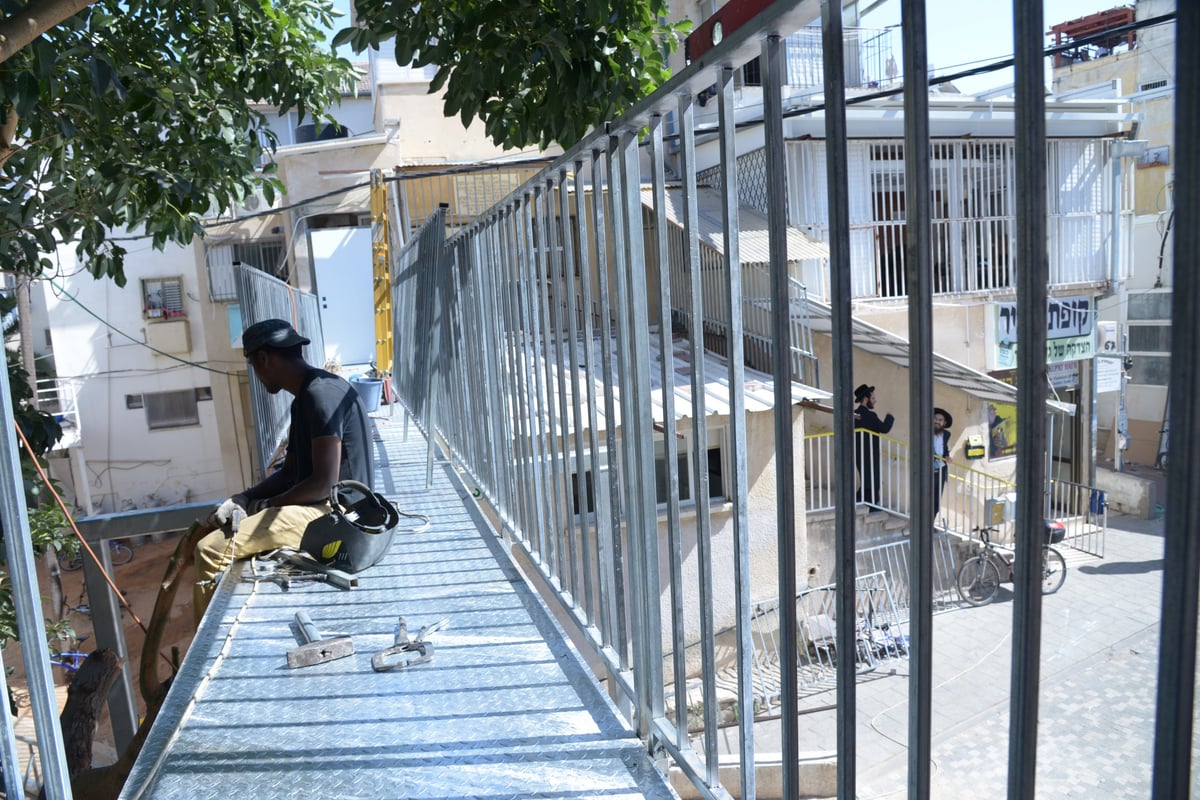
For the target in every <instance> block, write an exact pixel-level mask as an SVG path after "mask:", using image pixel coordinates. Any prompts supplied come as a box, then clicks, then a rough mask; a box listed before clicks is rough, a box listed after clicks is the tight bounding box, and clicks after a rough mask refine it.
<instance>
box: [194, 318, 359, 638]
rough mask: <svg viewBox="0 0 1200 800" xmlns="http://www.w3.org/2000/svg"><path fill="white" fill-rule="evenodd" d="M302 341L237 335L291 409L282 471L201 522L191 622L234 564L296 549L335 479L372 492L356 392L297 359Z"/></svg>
mask: <svg viewBox="0 0 1200 800" xmlns="http://www.w3.org/2000/svg"><path fill="white" fill-rule="evenodd" d="M308 343H309V340H308V339H306V338H305V337H303V336H301V335H300V334H299V333H297V332H296V330H295V329H294V328H293V327H292V326H291V325H289V324H288V323H287V322H285V321H283V320H281V319H268V320H263V321H262V322H257V323H255V324H254V325H251V326H250V327H249V328H247V329H246V330H245V332H244V333H242V348H243V350H244V352H245V355H246V361H247V363H249V364H250V366H251V368H252V370H253V372H254V374H255V376H256V377H257V378H258V380H259V381H261V382H262V385H263V387H264V388H266V390H267V391H268V392H270V393H271V394H277V393H278V392H279V391H280V390H285V391H287V392H288V393H289V394H291V395H292V396H293V397H295V399H294V400H293V401H292V407H291V427H290V428H289V430H288V445H287V455H286V456H285V457H284V461H283V466H282V467H281V468H280V469H278V470H276V471H274V472H272V473H271V474H270V475H267V477H265V478H264V479H263V480H262V481H260V482H259V483H257V484H256V485H254V486H251V487H250V488H248V489H243V490H242V491H241V492H239V493H238V494H235V495H234V496H233V497H231V498H229V499H228V500H226V501H225V502H223V503H221V505H220V506H219V507H218V508H217V509H216V510H215V511H214V512H213V513H212V515H211V516H209V518H208V525H210V526H211V527H213V528H215V530H213V532H212V533H210V534H208V535H207V536H205V537H204V538H203V539H201V540H200V542H199V544H197V545H196V551H195V556H196V586H195V589H194V591H193V601H194V605H193V613H194V615H195V619H196V624H197V625H199V623H200V620H201V619H202V618H203V616H204V611H205V609H207V608H208V603H209V601H210V600H211V599H212V595H213V592H214V590H215V588H216V584H217V580H218V578H219V575H220V573H221V572H222V571H223V570H224V569H225V568H226V567H228V566H229V565H230V564H231V563H232V562H233V561H234V560H236V559H242V558H249V557H251V556H253V555H257V554H259V553H265V552H269V551H271V550H275V549H276V548H279V547H293V548H298V547H299V546H300V540H301V538H302V537H303V536H304V530H305V528H307V527H308V524H309V523H310V522H312V521H313V520H314V519H317V518H318V517H321V516H323V515H325V514H328V513H330V511H331V506H330V504H329V495H330V492H331V490H332V488H333V485H334V484H335V483H337V482H338V481H342V480H352V481H358V482H359V483H362V484H364V485H366V486H368V487H372V489H373V480H372V479H373V477H374V472H375V469H374V464H373V459H372V453H371V425H370V421H369V419H368V417H367V410H366V408H365V407H364V406H363V403H362V400H361V399H360V398H359V396H358V392H357V391H355V389H354V387H353V386H351V385H350V384H349V383H348V382H347V381H346V380H345V379H343V378H340V377H338V376H337V375H334V374H333V373H331V372H326V371H325V370H323V369H318V368H316V367H313V366H311V365H309V364H308V362H306V361H305V360H304V356H303V355H302V353H301V348H302V347H303V346H304V345H306V344H308Z"/></svg>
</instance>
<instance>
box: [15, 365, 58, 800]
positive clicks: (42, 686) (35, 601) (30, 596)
mask: <svg viewBox="0 0 1200 800" xmlns="http://www.w3.org/2000/svg"><path fill="white" fill-rule="evenodd" d="M0 373H2V374H0V409H2V411H3V413H0V420H6V421H8V420H12V421H13V425H14V426H15V424H16V423H15V420H16V417H15V416H14V410H13V407H12V389H11V383H10V381H9V376H8V370H7V369H5V370H0ZM4 427H5V428H6V430H4V431H0V459H2V460H0V494H2V496H3V498H4V502H3V503H0V509H2V510H0V521H2V522H3V528H4V530H6V531H8V536H7V537H6V538H7V540H8V569H9V570H10V574H11V576H12V600H13V605H14V610H15V613H16V617H17V621H18V626H19V627H20V629H21V631H22V632H23V633H24V641H25V642H26V643H27V644H28V646H27V647H24V648H22V652H21V658H22V661H23V662H24V666H25V674H26V675H27V676H28V678H27V679H28V687H29V699H30V704H31V706H32V710H33V723H34V730H35V731H36V733H37V742H38V754H39V757H40V759H41V764H42V776H43V780H44V787H45V790H46V796H47V797H49V798H52V799H56V798H62V797H70V796H71V779H70V777H69V776H68V774H67V761H66V750H65V747H64V744H63V738H62V731H61V729H60V728H59V724H58V704H57V702H56V700H55V694H54V680H53V677H52V676H51V674H50V656H49V652H48V651H47V649H46V648H45V647H39V646H37V644H38V643H42V642H45V641H46V621H45V617H44V616H43V614H42V605H41V601H40V598H41V593H40V592H39V591H38V580H37V568H36V562H35V561H34V555H33V544H32V542H33V539H32V537H31V535H30V532H29V514H28V509H27V506H26V503H25V494H24V492H23V491H22V490H21V487H22V486H23V481H22V478H21V461H20V449H19V447H18V445H17V436H16V432H15V431H14V429H13V427H12V426H10V425H8V424H7V422H6V424H5V425H4ZM4 700H5V701H7V697H6V698H4ZM5 736H6V739H7V741H6V743H5V749H6V750H11V751H13V752H14V753H15V752H16V740H15V739H14V738H13V733H12V728H11V727H9V728H6V732H5ZM5 763H6V764H7V763H8V762H5ZM15 768H16V762H15V759H14V762H13V769H15ZM5 774H6V776H7V775H8V770H7V768H6V770H5ZM10 788H11V787H10ZM16 789H17V791H18V795H17V796H21V794H20V792H21V786H20V783H19V782H18V784H17V787H16Z"/></svg>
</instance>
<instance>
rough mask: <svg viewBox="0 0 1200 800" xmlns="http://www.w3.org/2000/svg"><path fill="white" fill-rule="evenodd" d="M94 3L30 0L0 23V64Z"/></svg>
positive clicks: (93, 1) (88, 0) (84, 1)
mask: <svg viewBox="0 0 1200 800" xmlns="http://www.w3.org/2000/svg"><path fill="white" fill-rule="evenodd" d="M95 2H96V0H31V1H30V3H29V4H28V5H26V6H25V7H24V8H22V9H21V10H20V11H18V12H17V13H15V14H13V15H11V16H8V17H5V18H4V20H2V21H0V64H3V63H4V62H5V61H7V60H8V59H9V58H11V57H12V56H13V55H15V54H17V53H19V52H20V51H21V49H22V48H24V47H26V46H27V45H28V44H29V43H30V42H32V41H33V40H34V39H36V38H37V37H39V36H41V35H42V34H43V33H45V32H46V31H48V30H50V29H51V28H53V27H54V26H55V25H57V24H59V23H60V22H62V21H63V20H66V19H70V18H71V17H73V16H75V15H76V14H78V13H79V12H80V11H82V10H83V9H85V8H87V7H88V6H90V5H92V4H93V3H95Z"/></svg>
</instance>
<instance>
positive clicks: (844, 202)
mask: <svg viewBox="0 0 1200 800" xmlns="http://www.w3.org/2000/svg"><path fill="white" fill-rule="evenodd" d="M841 11H842V9H841V5H840V4H836V5H835V4H832V3H830V2H828V0H825V2H822V3H821V25H822V31H823V33H822V36H823V40H824V71H825V106H826V111H825V164H826V167H825V170H826V175H827V178H826V192H827V197H828V204H829V275H830V295H831V302H830V308H831V317H832V319H831V329H830V336H831V338H832V345H833V364H834V368H833V396H834V397H841V398H846V397H849V396H850V393H851V392H852V391H853V387H854V379H853V375H854V361H853V359H854V344H853V338H852V337H853V333H852V326H851V314H852V311H851V306H850V302H851V297H852V293H853V286H852V279H853V276H852V273H851V263H850V204H849V191H848V186H849V163H848V161H849V147H848V143H847V129H846V86H845V76H844V75H843V71H844V67H843V63H844V62H843V58H844V54H843V48H842V14H841ZM853 427H854V414H853V409H852V408H851V406H850V404H849V403H846V402H840V403H835V404H834V409H833V428H834V450H835V453H834V463H835V464H836V466H837V470H836V471H837V476H836V479H835V480H834V484H835V485H836V486H837V493H836V498H835V501H834V508H835V511H834V526H835V536H836V542H835V545H834V553H835V555H834V560H835V561H836V562H837V563H836V566H835V570H834V574H835V579H834V580H835V583H836V585H837V587H838V588H837V595H836V605H837V609H836V613H835V616H836V617H837V634H836V635H837V647H838V650H839V651H840V652H843V653H853V652H854V523H855V513H854V486H855V478H854V438H853V437H854V434H853ZM857 713H858V700H857V692H856V687H855V670H854V659H852V658H843V659H840V660H839V662H838V665H837V754H838V765H837V791H838V797H842V798H852V797H855V796H856V793H855V773H856V771H857V770H856V764H857V757H856V754H857V752H858V748H857V735H856V730H855V719H856V716H857Z"/></svg>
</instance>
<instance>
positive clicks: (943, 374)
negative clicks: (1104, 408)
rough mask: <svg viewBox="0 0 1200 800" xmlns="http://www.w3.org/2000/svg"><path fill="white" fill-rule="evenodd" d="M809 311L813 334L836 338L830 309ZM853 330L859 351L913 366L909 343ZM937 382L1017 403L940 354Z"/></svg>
mask: <svg viewBox="0 0 1200 800" xmlns="http://www.w3.org/2000/svg"><path fill="white" fill-rule="evenodd" d="M808 307H809V314H810V316H811V319H812V329H813V332H814V333H825V334H830V335H832V333H833V318H832V311H831V309H830V307H829V306H827V305H825V304H823V303H819V302H817V301H815V300H812V299H809V301H808ZM850 330H851V335H852V336H853V338H854V346H855V347H857V348H859V349H860V350H865V351H867V352H868V353H872V354H874V355H877V356H879V357H881V358H886V359H887V360H888V361H891V362H892V363H893V364H897V365H899V366H901V367H904V368H905V369H907V368H908V367H909V366H910V365H909V357H908V351H909V344H908V340H907V339H904V338H902V337H900V336H896V335H895V334H893V333H889V332H888V331H885V330H883V329H882V328H878V327H876V326H874V325H872V324H871V323H869V322H863V321H862V320H860V319H852V320H851V321H850ZM933 379H934V381H936V382H938V383H941V384H944V385H946V386H951V387H953V388H955V389H959V390H961V391H964V392H966V393H967V394H969V395H971V396H972V397H978V398H981V399H983V400H988V401H991V402H996V403H1008V404H1010V405H1011V404H1015V403H1016V402H1017V387H1015V386H1012V385H1010V384H1007V383H1005V382H1004V381H999V380H996V379H995V378H993V377H992V376H990V375H987V374H985V373H982V372H980V371H979V370H976V369H972V368H971V367H968V366H967V365H965V364H961V363H959V362H958V361H955V360H954V359H951V358H946V357H945V356H940V355H938V354H937V353H934V354H933ZM1046 405H1047V406H1049V407H1050V408H1052V409H1053V410H1055V411H1062V412H1065V413H1068V414H1070V413H1074V410H1075V407H1074V405H1072V404H1071V403H1061V402H1059V401H1057V400H1053V399H1047V401H1046Z"/></svg>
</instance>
